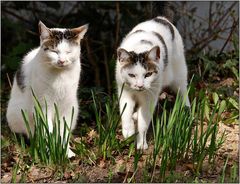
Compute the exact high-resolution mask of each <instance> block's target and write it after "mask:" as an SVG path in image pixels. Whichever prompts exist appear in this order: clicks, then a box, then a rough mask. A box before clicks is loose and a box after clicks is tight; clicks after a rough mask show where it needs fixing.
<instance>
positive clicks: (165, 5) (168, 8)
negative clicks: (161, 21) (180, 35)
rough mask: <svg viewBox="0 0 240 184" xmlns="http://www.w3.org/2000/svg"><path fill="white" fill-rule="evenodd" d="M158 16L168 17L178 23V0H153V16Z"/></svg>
mask: <svg viewBox="0 0 240 184" xmlns="http://www.w3.org/2000/svg"><path fill="white" fill-rule="evenodd" d="M157 16H163V17H166V18H167V19H168V20H169V21H170V22H172V23H173V24H174V25H176V22H177V17H178V16H177V9H176V2H172V1H170V2H169V1H153V2H152V18H154V17H157Z"/></svg>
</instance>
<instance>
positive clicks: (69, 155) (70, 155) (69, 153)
mask: <svg viewBox="0 0 240 184" xmlns="http://www.w3.org/2000/svg"><path fill="white" fill-rule="evenodd" d="M67 156H68V158H72V157H75V156H76V154H75V153H73V151H72V150H70V149H69V150H68V152H67Z"/></svg>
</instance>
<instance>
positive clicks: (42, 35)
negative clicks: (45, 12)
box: [38, 21, 51, 42]
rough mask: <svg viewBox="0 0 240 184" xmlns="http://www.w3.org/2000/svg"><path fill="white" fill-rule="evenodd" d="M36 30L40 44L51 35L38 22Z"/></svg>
mask: <svg viewBox="0 0 240 184" xmlns="http://www.w3.org/2000/svg"><path fill="white" fill-rule="evenodd" d="M38 29H39V34H40V40H41V42H42V41H43V40H45V39H47V38H49V37H50V34H51V31H50V29H49V28H48V27H47V26H45V25H44V24H43V23H42V22H41V21H39V23H38Z"/></svg>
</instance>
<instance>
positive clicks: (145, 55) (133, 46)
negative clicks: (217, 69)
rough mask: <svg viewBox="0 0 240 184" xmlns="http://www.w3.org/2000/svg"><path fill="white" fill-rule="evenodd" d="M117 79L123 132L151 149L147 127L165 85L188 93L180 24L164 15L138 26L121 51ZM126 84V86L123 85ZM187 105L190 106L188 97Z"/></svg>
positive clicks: (140, 147)
mask: <svg viewBox="0 0 240 184" xmlns="http://www.w3.org/2000/svg"><path fill="white" fill-rule="evenodd" d="M117 57H118V58H117V63H116V81H117V87H118V94H119V96H120V94H121V90H122V86H124V87H123V90H122V94H121V98H120V112H122V111H123V109H124V106H125V104H126V108H125V110H124V112H123V114H122V133H123V136H124V137H125V138H127V137H129V136H131V135H133V134H134V133H135V126H134V121H135V120H137V131H138V134H137V148H138V149H147V148H148V144H147V141H146V134H147V130H148V127H149V124H150V121H151V117H152V112H151V109H152V107H154V108H155V106H156V104H157V102H158V97H159V94H160V92H161V90H162V88H163V87H164V86H170V87H172V89H174V90H175V91H177V90H178V89H179V91H180V94H181V95H182V96H184V95H185V94H186V92H187V66H186V62H185V56H184V46H183V41H182V38H181V36H180V34H179V32H178V30H177V29H176V27H175V26H174V25H173V24H172V23H170V22H169V21H168V20H167V19H166V18H164V17H160V16H158V17H156V18H154V19H152V20H149V21H146V22H142V23H140V24H138V25H137V26H136V27H134V28H133V29H132V30H131V31H130V33H128V34H127V36H126V37H125V38H124V39H123V41H122V43H121V45H120V47H119V48H118V50H117ZM123 84H125V85H123ZM186 105H187V106H190V103H189V99H188V97H186Z"/></svg>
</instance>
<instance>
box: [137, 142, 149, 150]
mask: <svg viewBox="0 0 240 184" xmlns="http://www.w3.org/2000/svg"><path fill="white" fill-rule="evenodd" d="M137 149H138V150H146V149H148V144H147V143H137Z"/></svg>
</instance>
